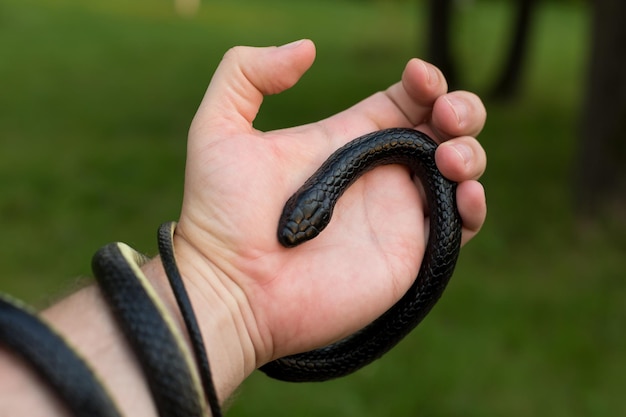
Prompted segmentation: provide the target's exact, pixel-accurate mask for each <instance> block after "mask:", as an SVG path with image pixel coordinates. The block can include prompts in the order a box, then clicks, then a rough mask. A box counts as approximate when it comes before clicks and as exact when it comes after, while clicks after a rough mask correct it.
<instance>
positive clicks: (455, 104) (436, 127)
mask: <svg viewBox="0 0 626 417" xmlns="http://www.w3.org/2000/svg"><path fill="white" fill-rule="evenodd" d="M486 119H487V111H486V109H485V106H484V105H483V103H482V101H481V100H480V98H479V97H478V96H477V95H475V94H473V93H470V92H467V91H454V92H451V93H448V94H444V95H442V96H440V97H438V98H437V100H435V103H434V105H433V114H432V120H431V121H430V122H429V123H428V124H429V125H430V128H431V129H432V131H433V132H434V133H435V136H437V138H438V139H439V140H441V141H446V140H448V139H450V138H454V137H457V136H478V134H479V133H480V131H481V130H482V129H483V127H484V125H485V120H486Z"/></svg>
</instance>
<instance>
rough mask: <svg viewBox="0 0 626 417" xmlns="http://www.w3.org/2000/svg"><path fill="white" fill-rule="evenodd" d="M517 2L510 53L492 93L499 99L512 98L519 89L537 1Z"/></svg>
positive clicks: (521, 0)
mask: <svg viewBox="0 0 626 417" xmlns="http://www.w3.org/2000/svg"><path fill="white" fill-rule="evenodd" d="M516 3H517V5H516V7H517V10H516V13H515V24H514V25H513V32H512V34H511V44H510V46H509V49H508V55H507V57H506V59H505V60H504V64H503V66H502V69H501V72H500V77H499V78H498V81H496V83H495V85H494V88H493V91H492V93H491V95H492V96H493V97H494V98H497V99H511V98H513V97H514V96H515V95H516V93H517V92H518V90H519V86H520V83H521V77H522V72H523V69H524V61H525V57H526V51H527V50H528V41H529V38H530V32H531V29H532V22H533V16H534V10H535V5H536V4H537V1H536V0H517V2H516Z"/></svg>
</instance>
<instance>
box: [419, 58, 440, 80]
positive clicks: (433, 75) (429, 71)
mask: <svg viewBox="0 0 626 417" xmlns="http://www.w3.org/2000/svg"><path fill="white" fill-rule="evenodd" d="M421 62H422V66H423V67H424V69H425V70H426V75H428V78H427V79H426V82H427V83H428V84H435V83H437V82H438V81H439V73H438V72H437V70H436V69H435V67H433V66H432V65H431V64H428V63H426V62H424V61H421Z"/></svg>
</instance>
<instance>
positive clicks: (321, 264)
mask: <svg viewBox="0 0 626 417" xmlns="http://www.w3.org/2000/svg"><path fill="white" fill-rule="evenodd" d="M314 56H315V49H314V46H313V44H312V43H311V42H310V41H303V42H300V43H295V44H290V45H286V46H283V47H279V48H276V47H270V48H248V47H237V48H233V49H232V50H230V51H229V52H228V53H227V54H226V55H225V56H224V59H223V61H222V62H221V64H220V66H219V67H218V69H217V71H216V73H215V74H214V77H213V79H212V81H211V83H210V85H209V88H208V90H207V92H206V95H205V97H204V99H203V101H202V103H201V105H200V107H199V109H198V112H197V114H196V116H195V118H194V120H193V123H192V126H191V129H190V132H189V142H188V159H187V171H186V178H185V194H184V200H183V207H182V212H181V216H180V219H179V223H178V227H177V230H176V236H175V244H176V251H177V256H178V257H179V258H181V259H184V262H180V264H181V271H182V273H183V276H184V277H185V278H186V279H187V280H188V281H191V283H192V285H193V286H194V287H196V290H197V291H199V292H200V293H201V294H203V295H202V297H203V298H205V299H207V300H208V299H211V300H215V299H220V300H221V301H222V302H223V303H224V304H225V305H227V308H228V309H229V310H230V311H231V313H232V315H233V318H232V320H233V323H234V324H235V327H236V328H237V332H238V334H239V337H240V338H241V346H242V347H241V350H242V352H243V356H245V357H247V359H246V360H247V361H248V362H253V365H254V367H258V366H260V365H262V364H264V363H266V362H268V361H270V360H273V359H276V358H278V357H281V356H284V355H287V354H292V353H296V352H300V351H304V350H309V349H312V348H315V347H319V346H321V345H325V344H328V343H330V342H332V341H335V340H338V339H340V338H342V337H345V336H347V335H348V334H350V333H353V332H354V331H356V330H357V329H359V328H361V327H363V326H364V325H366V324H367V323H369V322H371V321H372V320H373V319H375V318H376V317H378V316H379V315H380V314H382V313H383V312H384V311H385V310H386V309H387V308H389V307H390V306H391V305H392V304H393V303H395V301H397V300H398V299H399V298H400V297H401V296H402V295H403V294H404V292H405V291H406V290H407V289H408V287H409V286H410V285H411V283H412V282H413V280H414V279H415V277H416V275H417V272H418V270H419V266H420V262H421V259H422V256H423V253H424V248H425V245H426V239H427V236H426V234H427V228H426V227H425V225H426V222H427V221H428V220H427V217H425V214H424V201H423V199H422V197H421V195H420V192H419V187H418V186H416V184H415V182H414V179H413V178H412V177H411V176H410V175H408V173H407V170H406V168H404V167H401V166H395V165H392V166H384V167H379V168H376V169H375V170H373V171H372V172H370V173H367V174H365V175H364V176H363V177H361V178H360V179H359V180H358V181H357V182H356V183H355V184H354V185H352V186H351V187H350V188H349V189H348V190H347V191H346V193H345V194H344V195H343V196H342V197H341V199H340V200H339V202H338V204H337V206H336V208H335V211H334V215H333V219H332V221H331V223H330V224H329V226H328V227H327V228H326V229H325V230H324V232H323V233H322V234H320V235H319V236H318V237H316V238H315V239H313V240H312V241H309V242H307V243H305V244H303V245H301V246H298V247H296V248H292V249H286V248H283V247H282V246H281V245H280V244H279V243H278V241H277V237H276V229H277V224H278V218H279V216H280V214H281V212H282V208H283V205H284V203H285V201H286V200H287V199H288V198H289V196H290V195H291V194H292V193H293V192H295V191H296V190H297V189H298V188H299V187H300V185H302V183H304V181H305V180H306V179H307V178H308V177H309V176H310V175H311V174H312V173H313V172H314V171H315V170H316V169H317V167H318V166H319V165H321V163H322V162H323V161H324V160H325V159H326V158H327V157H328V156H329V155H330V154H331V153H332V152H333V151H335V150H336V149H337V148H339V147H340V146H342V145H343V144H345V143H347V142H348V141H350V140H351V139H353V138H356V137H357V136H360V135H362V134H364V133H368V132H371V131H374V130H378V129H382V128H388V127H414V128H417V129H419V130H421V131H423V132H425V133H427V134H428V135H430V136H431V137H433V138H435V139H437V140H438V141H439V142H440V143H442V145H441V146H440V147H439V148H438V150H437V153H436V161H437V165H438V167H439V169H440V170H441V172H442V173H443V175H445V176H446V177H448V178H449V179H451V180H454V181H457V182H459V186H458V189H457V204H458V209H459V212H460V214H461V217H462V219H463V242H467V241H468V240H470V239H471V238H472V237H473V236H474V235H475V234H476V233H477V232H478V230H479V229H480V227H481V226H482V224H483V222H484V218H485V215H486V203H485V196H484V192H483V188H482V186H481V185H480V183H478V182H477V179H478V178H479V177H480V175H481V174H482V173H483V171H484V169H485V165H486V157H485V153H484V151H483V149H482V147H481V146H480V144H479V143H478V142H477V141H476V139H475V138H474V136H476V135H478V133H479V132H480V131H481V129H482V127H483V125H484V121H485V109H484V107H483V105H482V103H481V101H480V99H479V98H478V97H476V96H475V95H473V94H471V93H467V92H453V93H446V91H447V85H446V82H445V79H444V77H443V75H442V74H441V73H440V72H439V70H437V69H436V68H435V67H433V66H432V65H430V64H427V63H425V62H423V61H420V60H417V59H414V60H411V61H410V62H409V63H408V64H407V66H406V68H405V70H404V73H403V75H402V80H401V81H400V82H398V83H396V84H394V85H392V86H391V87H389V88H388V89H387V90H386V91H384V92H379V93H376V94H374V95H372V96H370V97H369V98H367V99H365V100H364V101H362V102H360V103H358V104H356V105H355V106H353V107H351V108H350V109H347V110H345V111H343V112H341V113H339V114H336V115H334V116H332V117H330V118H327V119H325V120H322V121H319V122H316V123H311V124H308V125H304V126H299V127H294V128H289V129H282V130H277V131H272V132H260V131H258V130H256V129H255V128H254V127H253V125H252V123H253V120H254V118H255V117H256V115H257V112H258V111H259V108H260V106H261V103H262V101H263V97H264V96H265V95H269V94H276V93H280V92H281V91H284V90H285V89H288V88H290V87H291V86H293V85H294V84H295V83H296V82H297V81H298V79H299V78H300V76H301V75H302V74H303V73H304V72H305V71H306V70H307V69H308V68H309V67H310V65H311V64H312V63H313V60H314ZM209 293H211V294H209ZM207 294H209V295H207ZM216 294H217V296H215V295H216ZM211 308H212V306H210V305H208V306H204V305H203V306H200V309H201V310H202V311H201V312H200V313H199V314H198V315H199V316H200V319H201V320H202V319H203V318H205V317H207V316H210V314H211ZM205 338H206V336H205ZM208 343H211V342H210V341H209V342H208ZM247 368H250V364H249V365H248V366H247ZM249 371H250V370H249V369H248V370H247V371H246V372H249Z"/></svg>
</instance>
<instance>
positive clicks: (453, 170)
mask: <svg viewBox="0 0 626 417" xmlns="http://www.w3.org/2000/svg"><path fill="white" fill-rule="evenodd" d="M435 163H436V164H437V168H439V171H441V173H442V174H443V176H444V177H446V178H448V179H450V180H452V181H457V182H461V181H467V180H472V179H473V180H476V179H478V178H480V177H481V175H482V174H483V173H484V172H485V169H486V167H487V155H486V154H485V150H484V149H483V147H482V146H481V144H480V143H479V142H478V141H477V140H476V139H474V138H473V137H471V136H461V137H459V138H454V139H450V140H448V141H447V142H444V143H442V144H441V145H439V147H438V148H437V151H436V152H435Z"/></svg>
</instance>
